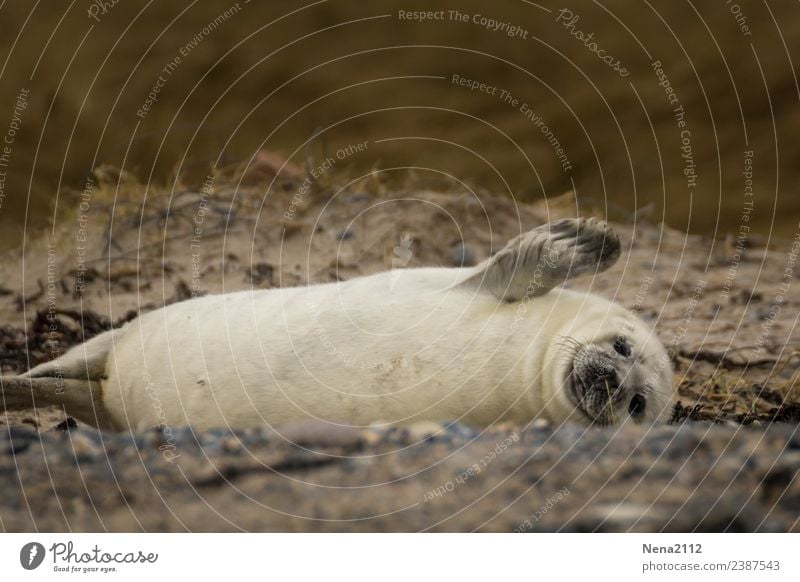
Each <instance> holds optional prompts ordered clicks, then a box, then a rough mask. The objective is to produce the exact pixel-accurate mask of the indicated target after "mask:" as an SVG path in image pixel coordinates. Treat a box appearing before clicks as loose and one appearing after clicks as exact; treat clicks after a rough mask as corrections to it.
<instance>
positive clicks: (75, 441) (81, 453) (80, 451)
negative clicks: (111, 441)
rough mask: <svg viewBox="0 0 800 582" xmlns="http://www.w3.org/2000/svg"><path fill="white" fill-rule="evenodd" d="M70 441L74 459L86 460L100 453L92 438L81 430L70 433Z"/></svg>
mask: <svg viewBox="0 0 800 582" xmlns="http://www.w3.org/2000/svg"><path fill="white" fill-rule="evenodd" d="M70 441H71V443H72V450H73V452H74V453H75V458H76V459H79V460H88V459H92V458H94V457H96V456H97V455H98V454H99V453H100V448H99V447H98V446H97V444H96V443H94V442H92V440H91V439H90V438H89V437H88V436H87V435H85V434H84V433H82V432H78V431H76V432H73V433H71V437H70Z"/></svg>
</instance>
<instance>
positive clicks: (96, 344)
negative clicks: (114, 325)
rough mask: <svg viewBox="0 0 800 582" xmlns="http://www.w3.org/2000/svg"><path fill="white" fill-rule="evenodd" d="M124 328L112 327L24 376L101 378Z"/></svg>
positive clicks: (23, 375)
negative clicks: (115, 342) (116, 340)
mask: <svg viewBox="0 0 800 582" xmlns="http://www.w3.org/2000/svg"><path fill="white" fill-rule="evenodd" d="M122 329H124V328H119V329H112V330H111V331H107V332H104V333H101V334H100V335H97V336H95V337H93V338H92V339H90V340H88V341H85V342H84V343H82V344H80V345H77V346H75V347H74V348H72V349H70V350H69V351H67V353H65V354H64V355H63V356H61V357H60V358H56V359H55V360H52V361H50V362H46V363H44V364H40V365H38V366H36V367H35V368H32V369H31V370H28V371H27V372H25V373H24V374H22V377H23V378H59V377H60V378H76V379H80V380H99V379H101V378H102V377H103V376H104V375H105V372H106V363H107V361H108V354H109V353H111V349H112V348H113V347H114V339H115V336H116V334H118V333H119V332H120V331H121V330H122Z"/></svg>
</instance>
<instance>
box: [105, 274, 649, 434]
mask: <svg viewBox="0 0 800 582" xmlns="http://www.w3.org/2000/svg"><path fill="white" fill-rule="evenodd" d="M469 273H471V272H470V271H468V270H466V269H463V270H462V269H435V268H434V269H413V270H402V271H389V272H385V273H380V274H377V275H373V276H369V277H362V278H358V279H354V280H351V281H347V282H342V283H333V284H326V285H315V286H310V287H298V288H288V289H275V290H266V291H255V292H251V291H243V292H238V293H231V294H225V295H215V296H207V297H202V298H197V299H193V300H190V301H185V302H182V303H176V304H173V305H171V306H168V307H166V308H164V309H160V310H158V311H155V312H151V313H148V314H146V315H143V316H141V317H140V318H138V319H137V320H134V321H132V322H130V323H129V324H127V325H126V326H125V327H124V328H123V329H122V330H118V331H117V333H116V335H115V336H114V338H113V344H114V345H113V349H112V350H111V353H110V355H109V358H108V363H107V367H106V376H107V377H106V378H105V379H104V380H102V390H103V403H104V405H105V407H106V408H107V410H108V412H109V414H110V415H111V418H112V419H113V425H114V426H116V427H117V428H123V427H129V426H131V427H140V426H144V425H157V424H165V425H183V424H191V425H192V426H195V427H197V428H205V427H216V426H226V425H230V426H234V427H247V426H261V425H264V424H269V425H272V426H274V425H279V424H281V423H285V422H287V421H291V420H295V419H301V418H308V417H316V418H320V419H325V420H329V421H335V422H342V423H347V424H355V425H368V424H371V423H374V422H376V421H383V422H386V423H398V422H408V421H416V420H424V419H434V420H442V419H452V420H461V421H464V422H468V423H472V424H479V425H485V424H490V423H493V422H498V421H503V420H509V421H515V422H527V421H530V420H532V419H534V418H536V417H537V416H542V417H544V418H548V419H550V420H552V421H556V422H560V421H563V420H566V419H569V418H576V419H578V416H579V415H578V413H577V412H576V410H575V406H574V405H573V404H572V403H571V402H570V401H569V400H568V399H567V397H566V395H565V393H564V391H563V390H562V382H563V379H564V376H565V365H566V362H565V359H564V357H563V352H564V350H563V346H560V345H559V344H558V343H557V342H558V339H559V338H560V337H561V336H563V335H571V336H573V337H579V338H581V339H582V340H584V341H587V340H592V339H599V338H600V337H603V336H604V334H605V335H607V336H608V337H613V336H614V335H615V334H619V333H620V332H622V331H624V333H625V334H626V335H627V336H628V337H631V338H632V339H633V340H634V342H635V343H638V345H640V346H642V347H643V348H645V349H647V350H649V351H650V352H653V353H663V348H662V347H661V345H660V344H659V343H658V340H656V339H655V338H654V337H653V335H652V333H651V332H650V331H649V330H648V329H647V328H646V327H645V326H644V325H643V324H642V323H641V322H640V321H639V320H638V319H637V318H636V317H634V316H633V315H632V314H630V313H628V312H627V311H626V310H624V309H623V308H621V307H619V306H617V305H615V304H613V303H610V302H608V301H606V300H605V299H602V298H600V297H597V296H594V295H587V294H583V293H577V292H572V291H568V290H564V289H554V290H552V291H551V292H550V293H548V294H546V295H544V296H541V297H537V298H535V299H532V300H527V299H525V300H523V301H521V302H516V303H503V302H499V301H498V300H497V298H496V297H494V296H492V295H490V294H488V293H482V292H480V291H478V290H477V289H472V290H470V288H468V287H465V286H464V285H461V286H458V285H456V284H457V283H459V282H460V281H462V280H463V279H464V278H465V276H466V275H468V274H469ZM604 330H607V331H604Z"/></svg>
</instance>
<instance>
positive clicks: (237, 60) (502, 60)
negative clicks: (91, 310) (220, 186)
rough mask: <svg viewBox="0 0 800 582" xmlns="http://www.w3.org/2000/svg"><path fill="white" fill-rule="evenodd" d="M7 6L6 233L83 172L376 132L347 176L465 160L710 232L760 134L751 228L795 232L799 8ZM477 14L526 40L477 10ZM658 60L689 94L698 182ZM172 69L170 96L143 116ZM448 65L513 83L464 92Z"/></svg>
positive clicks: (484, 180)
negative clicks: (11, 131)
mask: <svg viewBox="0 0 800 582" xmlns="http://www.w3.org/2000/svg"><path fill="white" fill-rule="evenodd" d="M101 4H105V8H103V9H100V8H99V7H100V5H101ZM0 6H1V7H0V39H2V40H0V78H1V79H2V82H0V134H3V135H7V134H6V131H7V129H8V127H9V124H10V123H11V121H12V119H13V118H14V115H15V104H16V103H17V96H18V95H19V93H20V91H21V90H23V89H27V90H28V91H29V96H28V97H27V100H26V102H27V108H26V109H24V111H22V113H21V115H20V116H18V117H19V119H18V121H21V126H20V128H19V130H18V131H16V134H15V135H14V139H13V144H12V145H11V146H10V152H9V153H8V156H7V159H6V162H7V164H6V166H5V167H2V168H0V171H5V172H6V175H5V176H4V181H3V182H0V184H2V187H3V191H2V194H3V195H4V196H3V198H2V205H1V206H0V221H2V225H3V229H2V233H3V237H2V243H3V245H5V246H8V245H13V244H19V242H20V237H21V236H22V234H23V231H24V230H25V229H28V228H30V227H32V226H34V227H35V226H37V225H38V226H41V225H45V224H49V223H50V222H51V221H52V220H53V217H54V216H55V217H56V218H55V220H58V217H59V216H73V215H74V214H73V213H71V212H63V211H65V210H68V209H74V208H75V207H76V206H77V205H78V204H79V203H80V195H79V193H80V189H81V188H82V185H83V180H84V178H85V177H86V176H87V175H88V174H90V173H91V172H92V170H93V169H94V168H95V167H98V166H100V165H101V164H108V165H111V166H115V167H119V168H124V170H125V171H126V172H130V173H133V174H135V175H137V176H138V177H139V179H140V180H141V181H142V182H143V183H153V182H158V183H159V184H170V183H171V182H172V181H173V180H174V179H175V178H176V176H180V177H181V180H182V181H183V182H185V183H190V184H191V183H193V182H196V183H198V184H199V183H201V182H202V180H203V178H204V176H205V175H206V174H208V173H209V171H210V170H209V168H210V167H211V166H214V165H217V166H225V165H230V164H234V163H246V162H247V160H249V159H250V158H251V156H253V155H254V154H255V153H256V152H258V151H259V150H261V149H266V150H269V151H272V152H279V153H281V154H283V155H285V156H286V157H290V158H291V159H292V161H294V162H295V163H296V164H297V165H299V166H301V167H305V166H306V162H307V159H308V158H309V157H310V158H312V159H314V160H316V161H317V162H318V161H319V160H322V159H324V158H325V157H326V156H327V155H335V152H336V151H337V149H338V148H340V147H344V146H346V145H347V144H354V143H358V142H365V141H366V142H368V147H367V149H366V151H363V152H359V153H357V154H355V155H352V156H348V158H347V165H348V167H349V169H348V171H353V169H354V168H355V169H356V171H358V170H363V171H370V170H373V169H392V168H404V167H410V166H413V167H417V168H419V169H418V170H416V173H417V175H419V176H430V177H431V178H436V177H439V178H440V177H441V176H442V175H445V176H446V175H451V176H453V179H454V180H462V181H464V182H465V183H466V184H471V185H477V186H480V187H481V188H488V189H491V190H494V191H498V192H508V193H509V194H510V195H513V196H515V197H519V198H520V199H523V200H531V199H539V198H542V197H550V196H556V195H558V194H561V193H562V192H563V191H565V190H568V189H572V188H574V189H575V190H576V192H577V194H578V197H579V199H580V200H582V201H586V202H587V203H589V204H591V205H599V206H601V207H604V208H607V213H608V215H609V216H610V217H612V218H617V219H619V218H629V217H630V216H631V214H632V213H633V212H634V211H635V210H638V211H639V212H640V216H645V215H646V217H647V218H648V219H650V220H652V221H659V220H661V219H662V218H663V219H665V220H666V221H667V222H668V223H670V224H671V225H673V226H676V227H678V228H682V229H687V230H691V231H694V232H707V233H710V234H716V235H717V236H721V235H722V234H724V233H727V232H736V231H737V230H738V228H739V224H740V222H741V220H742V218H741V217H742V213H743V208H744V207H745V201H746V198H745V196H744V188H745V178H744V176H743V174H742V172H743V170H744V164H745V161H744V158H745V154H744V152H745V151H748V150H751V151H752V152H753V157H752V160H753V161H752V172H753V194H754V195H753V198H752V200H753V202H754V204H753V214H752V218H751V220H750V222H749V223H748V224H750V225H754V226H755V227H756V229H757V230H758V231H759V232H761V233H763V234H769V233H772V234H775V233H777V235H778V236H780V237H788V236H791V234H792V233H794V232H795V231H796V230H797V228H798V225H797V221H798V215H800V213H799V212H798V209H800V202H799V201H798V196H797V183H798V180H797V176H796V174H797V172H798V154H800V145H799V144H798V142H797V140H796V135H798V133H800V109H798V100H800V89H799V88H798V81H797V77H796V73H795V71H794V65H793V61H794V59H797V58H798V54H797V49H798V41H799V40H800V28H798V27H797V26H793V24H794V22H795V20H796V19H797V18H798V16H800V8H799V7H798V5H797V4H796V3H789V2H785V3H783V2H782V3H772V4H769V5H768V4H766V3H762V2H749V1H740V2H738V3H732V2H725V1H722V0H721V1H719V2H703V3H700V2H694V3H692V2H684V1H679V2H659V3H647V2H602V3H595V2H590V1H583V0H581V1H570V2H569V3H568V4H566V6H567V7H568V8H569V10H570V11H571V12H572V13H573V14H574V15H577V16H579V20H578V21H574V22H573V25H572V27H571V28H567V27H565V26H564V24H565V20H566V19H565V18H562V19H561V21H557V19H558V18H559V10H560V9H561V8H562V7H564V6H565V5H564V4H554V3H550V2H542V3H534V2H527V1H523V0H508V1H506V2H494V3H486V2H478V1H464V0H459V1H458V2H455V1H451V2H437V3H435V4H434V3H421V2H417V3H408V2H405V1H393V0H391V1H381V2H376V3H364V2H355V1H352V0H330V1H325V0H322V1H318V2H308V3H307V4H301V3H298V2H288V1H285V0H278V1H269V2H266V1H263V2H260V1H257V0H253V1H249V2H248V1H245V0H240V2H238V3H236V2H231V1H218V0H204V1H203V2H202V3H201V2H198V1H193V2H186V1H175V2H152V1H151V2H143V1H134V0H118V1H117V3H116V4H113V5H112V2H105V3H97V2H90V1H88V0H78V1H77V2H66V1H61V0H52V1H48V2H47V3H44V2H41V3H29V2H25V1H22V0H11V1H9V2H5V3H3V4H2V5H0ZM420 6H431V7H430V8H429V9H431V10H444V11H448V10H458V11H460V12H461V13H463V14H467V15H468V21H467V22H463V21H460V20H458V19H450V17H449V14H448V13H447V12H445V14H446V16H445V19H444V20H435V21H428V22H415V21H410V20H402V19H400V18H399V17H398V16H399V13H398V11H399V10H419V9H420ZM734 7H736V8H734ZM226 10H228V11H230V12H229V13H228V15H227V16H224V13H225V11H226ZM90 11H91V14H92V15H93V16H91V15H90ZM475 14H480V15H484V16H486V17H488V18H491V19H494V20H496V21H498V22H501V23H508V24H509V25H515V26H518V27H520V29H519V30H521V31H522V32H524V33H525V34H524V36H525V37H526V38H521V36H522V32H520V33H518V34H517V35H516V36H513V37H512V36H509V35H508V34H505V33H504V32H503V29H502V28H501V29H499V30H497V31H495V30H491V29H489V28H487V27H485V26H482V25H481V24H480V23H479V22H478V23H476V22H473V20H472V16H473V15H475ZM221 15H222V16H221ZM562 16H564V15H562ZM737 16H738V20H737ZM215 22H216V23H215ZM212 23H215V24H212ZM745 25H746V26H747V27H748V28H747V29H746V30H745V29H743V28H742V27H743V26H745ZM576 31H582V32H583V33H585V34H589V33H593V41H594V42H596V43H597V46H596V47H594V48H596V49H598V50H600V49H602V50H605V51H606V53H605V54H608V55H613V56H614V57H615V58H616V59H619V61H620V62H621V63H622V64H623V65H624V67H625V68H626V69H627V70H628V71H629V72H630V74H629V75H628V76H627V77H622V76H620V75H619V74H618V73H617V72H615V71H614V70H613V68H612V67H609V66H608V65H607V64H606V63H604V62H603V61H602V60H601V59H600V58H598V55H597V54H596V53H595V52H593V51H592V50H590V48H592V47H591V46H587V44H588V43H587V42H582V41H581V40H579V39H578V38H576V36H575V34H577V33H576ZM571 33H574V34H571ZM182 51H183V52H182ZM176 57H180V62H179V63H177V64H176V65H175V66H174V68H172V69H170V71H169V73H168V74H166V73H165V67H167V66H168V65H169V63H175V62H176V61H175V59H176ZM656 60H660V61H661V62H662V64H663V69H664V72H665V73H666V75H667V77H668V79H669V83H670V84H671V87H672V88H673V89H674V92H675V94H676V96H677V99H678V100H679V103H680V105H681V106H682V107H683V109H684V111H685V122H686V127H685V129H687V130H689V131H690V142H691V154H692V162H693V164H694V170H695V171H696V175H697V178H696V186H694V187H689V186H688V184H687V178H686V176H685V174H684V169H685V167H686V159H685V158H683V157H682V153H683V152H682V151H681V146H682V140H681V131H682V129H681V128H679V127H678V126H677V124H676V119H675V116H674V112H673V107H674V104H670V103H669V101H668V98H667V94H666V93H665V88H664V87H663V86H660V85H659V78H658V76H657V74H656V72H655V71H654V68H653V66H652V63H653V61H656ZM160 75H161V76H162V78H163V81H162V83H161V84H162V86H161V87H159V92H158V94H157V100H156V101H154V102H152V104H151V107H150V109H149V111H147V112H145V113H146V114H144V115H139V114H137V111H139V110H141V109H142V108H143V106H144V105H145V103H146V102H147V99H148V94H149V93H150V92H151V91H152V90H153V87H154V86H155V85H156V84H157V82H158V79H159V76H160ZM453 75H459V76H461V77H464V78H468V79H472V80H476V81H479V82H481V83H486V84H487V85H489V86H492V87H497V88H498V90H497V91H496V92H495V94H494V95H490V94H488V93H487V92H481V91H479V90H475V91H470V90H469V89H468V88H466V87H463V86H460V85H458V84H454V83H453V82H452V78H453ZM503 90H505V91H507V92H508V93H509V94H510V95H511V96H512V97H513V98H514V99H517V100H518V103H517V104H516V105H514V104H511V103H509V102H508V101H506V100H504V99H502V98H501V91H503ZM523 103H524V104H527V106H528V108H529V109H530V110H531V111H532V112H534V113H535V114H536V115H538V116H539V117H540V118H541V119H542V121H543V123H545V124H546V125H547V127H548V128H549V129H550V130H551V131H552V134H551V135H550V136H548V135H545V133H543V132H542V131H541V126H538V127H537V125H535V124H534V123H533V122H532V121H531V120H530V119H529V118H528V117H526V116H525V115H524V114H523V112H521V111H520V109H521V106H522V104H523ZM18 125H19V123H18ZM553 138H554V139H557V140H558V143H559V144H560V146H561V147H562V148H563V150H564V156H566V158H568V160H569V166H570V167H569V169H567V170H565V169H564V167H563V164H562V162H563V156H562V160H561V161H560V160H559V156H558V155H557V152H555V151H554V146H553ZM0 139H2V138H0ZM382 140H386V141H382ZM683 145H685V143H684V144H683ZM342 165H344V164H342ZM398 173H402V170H399V169H398V170H391V171H390V172H389V175H390V176H391V175H394V174H398ZM265 188H266V185H265ZM145 196H146V192H142V198H141V199H140V200H137V202H139V203H140V202H142V201H143V200H144V199H145Z"/></svg>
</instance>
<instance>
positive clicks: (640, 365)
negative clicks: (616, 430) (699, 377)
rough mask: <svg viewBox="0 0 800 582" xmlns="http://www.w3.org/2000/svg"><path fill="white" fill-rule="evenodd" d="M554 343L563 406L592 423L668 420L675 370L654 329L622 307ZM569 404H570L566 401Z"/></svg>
mask: <svg viewBox="0 0 800 582" xmlns="http://www.w3.org/2000/svg"><path fill="white" fill-rule="evenodd" d="M581 321H583V322H586V321H590V322H591V323H588V324H586V323H583V324H582V325H580V326H572V327H571V329H569V333H567V334H566V335H562V336H561V337H560V339H559V340H557V341H556V342H554V343H555V349H556V350H557V352H556V356H555V357H556V359H557V360H558V364H559V365H558V366H557V375H558V380H559V381H560V384H561V390H560V391H559V398H558V400H559V401H560V404H561V406H557V407H556V408H562V410H563V409H564V408H565V407H568V408H570V409H572V411H573V412H574V414H569V415H566V416H568V417H571V418H578V419H581V420H584V421H585V422H588V423H590V424H596V425H599V426H611V425H617V424H622V423H624V422H626V421H633V422H634V423H637V424H638V423H654V422H659V421H667V420H669V418H670V415H671V412H672V392H673V388H672V366H671V364H670V359H669V357H668V355H667V352H666V350H665V349H664V346H663V345H662V344H661V342H660V341H659V340H658V339H657V338H656V337H655V334H654V332H653V331H652V330H650V329H648V328H647V326H646V325H645V324H644V323H643V322H642V321H640V320H639V319H638V318H637V317H635V316H634V315H633V314H631V313H629V312H627V311H625V310H624V309H622V308H620V307H619V306H614V307H613V308H612V309H611V310H610V311H608V312H605V313H600V314H597V315H596V316H595V317H594V318H592V319H588V320H587V319H584V318H582V319H581ZM565 401H566V402H565Z"/></svg>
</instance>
